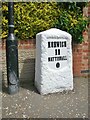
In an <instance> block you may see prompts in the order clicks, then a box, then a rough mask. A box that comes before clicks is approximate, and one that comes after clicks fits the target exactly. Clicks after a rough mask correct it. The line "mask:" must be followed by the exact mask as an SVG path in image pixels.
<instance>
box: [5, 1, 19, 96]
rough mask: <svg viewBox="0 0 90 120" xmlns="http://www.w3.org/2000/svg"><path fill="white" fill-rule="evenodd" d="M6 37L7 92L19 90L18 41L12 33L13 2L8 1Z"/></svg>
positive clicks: (12, 92)
mask: <svg viewBox="0 0 90 120" xmlns="http://www.w3.org/2000/svg"><path fill="white" fill-rule="evenodd" d="M8 27H9V30H8V38H7V40H6V61H7V81H8V91H9V94H15V93H17V92H18V91H19V73H18V41H17V40H16V37H15V35H14V3H13V2H8Z"/></svg>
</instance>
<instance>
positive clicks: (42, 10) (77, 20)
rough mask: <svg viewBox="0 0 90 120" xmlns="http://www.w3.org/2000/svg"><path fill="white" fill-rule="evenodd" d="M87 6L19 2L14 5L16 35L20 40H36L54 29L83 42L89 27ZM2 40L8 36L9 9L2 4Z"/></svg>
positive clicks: (5, 4)
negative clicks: (84, 9)
mask: <svg viewBox="0 0 90 120" xmlns="http://www.w3.org/2000/svg"><path fill="white" fill-rule="evenodd" d="M84 5H85V4H81V3H80V4H76V3H68V4H66V3H56V2H46V3H45V2H41V3H38V2H24V3H21V2H18V3H15V4H14V19H15V20H14V24H15V35H16V36H17V37H18V39H20V40H23V39H24V40H26V39H30V38H35V36H36V34H37V33H38V32H40V31H44V30H47V29H49V28H52V27H56V28H60V29H62V30H65V31H67V32H69V33H70V34H71V35H72V36H73V39H74V41H76V42H81V41H82V40H83V38H82V32H83V31H84V30H85V28H86V25H87V20H86V18H84V17H83V13H82V8H83V6H84ZM2 13H3V19H2V38H3V39H6V38H7V35H8V7H7V3H3V4H2Z"/></svg>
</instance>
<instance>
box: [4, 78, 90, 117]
mask: <svg viewBox="0 0 90 120" xmlns="http://www.w3.org/2000/svg"><path fill="white" fill-rule="evenodd" d="M2 117H3V118H88V79H87V78H74V90H73V91H69V92H65V91H64V92H62V93H54V94H48V95H44V96H43V95H40V94H39V93H38V91H37V90H36V88H35V87H34V85H33V82H32V81H28V82H26V83H25V82H23V83H21V87H20V91H19V93H17V94H15V95H9V94H8V93H7V88H5V86H4V87H3V94H2Z"/></svg>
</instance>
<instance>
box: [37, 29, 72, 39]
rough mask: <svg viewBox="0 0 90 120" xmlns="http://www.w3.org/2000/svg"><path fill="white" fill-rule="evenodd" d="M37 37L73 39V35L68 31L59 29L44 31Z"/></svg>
mask: <svg viewBox="0 0 90 120" xmlns="http://www.w3.org/2000/svg"><path fill="white" fill-rule="evenodd" d="M37 35H44V36H48V38H50V37H51V38H52V37H63V38H65V39H71V37H72V36H71V34H69V33H67V32H66V31H63V30H60V29H57V28H51V29H49V30H46V31H42V32H40V33H38V34H37Z"/></svg>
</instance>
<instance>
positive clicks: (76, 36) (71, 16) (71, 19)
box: [55, 3, 88, 43]
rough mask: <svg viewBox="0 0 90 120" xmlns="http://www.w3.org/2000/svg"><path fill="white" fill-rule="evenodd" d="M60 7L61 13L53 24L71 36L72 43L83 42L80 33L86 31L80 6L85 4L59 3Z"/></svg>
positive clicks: (85, 23)
mask: <svg viewBox="0 0 90 120" xmlns="http://www.w3.org/2000/svg"><path fill="white" fill-rule="evenodd" d="M61 5H62V6H63V7H62V12H61V14H60V16H59V18H58V20H57V22H56V23H55V27H56V28H59V29H62V30H65V31H67V32H68V33H70V34H71V35H72V38H73V41H74V42H77V43H81V42H82V41H83V34H82V32H83V31H84V30H85V29H86V26H87V23H88V21H87V19H86V18H85V17H83V12H82V8H83V7H82V6H84V5H85V3H82V4H81V3H78V4H76V3H68V4H66V3H61V4H60V3H59V7H60V6H61Z"/></svg>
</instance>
